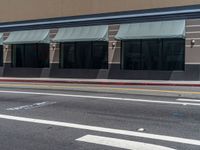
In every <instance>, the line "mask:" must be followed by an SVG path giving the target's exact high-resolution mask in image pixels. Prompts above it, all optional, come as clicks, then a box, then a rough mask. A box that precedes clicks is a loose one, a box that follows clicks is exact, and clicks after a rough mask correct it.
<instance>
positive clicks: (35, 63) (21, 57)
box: [12, 44, 49, 68]
mask: <svg viewBox="0 0 200 150" xmlns="http://www.w3.org/2000/svg"><path fill="white" fill-rule="evenodd" d="M12 66H13V67H30V68H44V67H48V66H49V44H17V45H13V46H12Z"/></svg>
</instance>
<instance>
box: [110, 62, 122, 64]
mask: <svg viewBox="0 0 200 150" xmlns="http://www.w3.org/2000/svg"><path fill="white" fill-rule="evenodd" d="M108 64H120V62H108Z"/></svg>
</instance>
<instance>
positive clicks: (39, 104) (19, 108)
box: [6, 102, 56, 110]
mask: <svg viewBox="0 0 200 150" xmlns="http://www.w3.org/2000/svg"><path fill="white" fill-rule="evenodd" d="M55 103H56V102H40V103H34V104H32V105H24V106H19V107H13V108H7V109H6V110H22V109H24V110H27V109H33V108H38V107H43V106H47V105H52V104H55Z"/></svg>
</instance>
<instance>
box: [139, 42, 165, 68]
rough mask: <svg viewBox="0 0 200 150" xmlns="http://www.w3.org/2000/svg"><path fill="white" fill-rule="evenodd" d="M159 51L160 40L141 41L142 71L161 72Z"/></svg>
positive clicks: (160, 46) (160, 48) (160, 47)
mask: <svg viewBox="0 0 200 150" xmlns="http://www.w3.org/2000/svg"><path fill="white" fill-rule="evenodd" d="M161 50H162V40H143V41H142V60H141V64H142V67H141V68H142V69H143V70H161V69H162V68H161V64H162V62H161V61H162V59H161Z"/></svg>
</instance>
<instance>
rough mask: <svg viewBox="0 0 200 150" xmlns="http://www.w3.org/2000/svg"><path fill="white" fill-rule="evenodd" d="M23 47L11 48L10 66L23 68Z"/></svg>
mask: <svg viewBox="0 0 200 150" xmlns="http://www.w3.org/2000/svg"><path fill="white" fill-rule="evenodd" d="M24 56H25V55H24V45H13V46H12V66H13V67H21V66H24V63H25V57H24Z"/></svg>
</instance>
